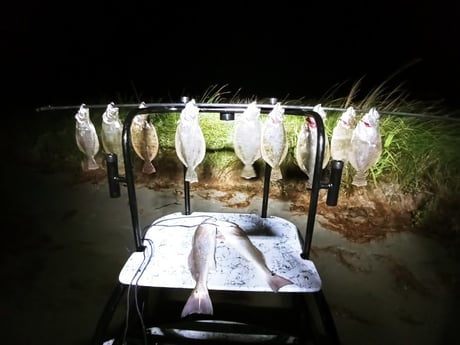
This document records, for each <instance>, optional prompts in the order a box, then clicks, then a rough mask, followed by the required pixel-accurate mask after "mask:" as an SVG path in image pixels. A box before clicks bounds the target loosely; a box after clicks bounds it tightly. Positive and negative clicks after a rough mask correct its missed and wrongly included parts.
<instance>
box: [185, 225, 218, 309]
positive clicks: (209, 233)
mask: <svg viewBox="0 0 460 345" xmlns="http://www.w3.org/2000/svg"><path fill="white" fill-rule="evenodd" d="M215 252H216V226H215V225H213V224H206V223H202V224H200V225H199V226H198V227H197V228H196V230H195V233H194V235H193V242H192V250H191V251H190V254H189V257H188V264H189V269H190V272H191V273H192V277H193V279H194V280H195V282H196V284H195V287H194V289H193V290H192V292H191V294H190V296H189V298H188V299H187V301H186V303H185V305H184V308H183V309H182V313H181V317H186V316H187V315H191V314H206V315H212V314H213V312H214V311H213V306H212V301H211V298H210V297H209V291H208V274H209V272H212V271H215V269H216V262H215Z"/></svg>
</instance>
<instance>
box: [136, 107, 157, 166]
mask: <svg viewBox="0 0 460 345" xmlns="http://www.w3.org/2000/svg"><path fill="white" fill-rule="evenodd" d="M139 108H145V103H144V102H142V103H141V104H140V105H139ZM131 141H132V145H133V149H134V152H136V154H137V155H138V156H139V158H140V159H142V160H143V161H144V165H143V167H142V172H143V173H144V174H153V173H155V172H156V169H155V166H154V165H153V163H152V161H153V160H154V158H155V157H156V155H157V154H158V148H159V143H158V135H157V131H156V129H155V127H154V126H153V125H152V124H151V123H150V121H149V114H139V115H136V116H135V117H134V119H133V122H132V124H131Z"/></svg>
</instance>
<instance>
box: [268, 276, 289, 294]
mask: <svg viewBox="0 0 460 345" xmlns="http://www.w3.org/2000/svg"><path fill="white" fill-rule="evenodd" d="M290 284H294V283H293V282H292V281H290V280H289V279H286V278H284V277H281V276H279V275H277V274H276V273H273V272H272V273H271V274H270V276H269V277H268V285H269V286H270V288H271V289H272V290H273V292H278V290H279V289H281V288H282V287H283V286H285V285H290Z"/></svg>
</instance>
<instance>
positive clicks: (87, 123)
mask: <svg viewBox="0 0 460 345" xmlns="http://www.w3.org/2000/svg"><path fill="white" fill-rule="evenodd" d="M75 119H76V123H75V139H76V141H77V146H78V149H79V150H80V151H81V152H83V153H84V154H85V157H86V159H85V160H84V161H82V163H81V167H82V169H83V170H95V169H99V165H98V164H97V163H96V160H95V159H94V157H95V156H96V154H97V153H98V151H99V139H98V137H97V132H96V128H95V127H94V124H93V122H92V121H91V119H90V117H89V108H88V107H87V106H86V105H85V104H82V105H81V106H80V109H79V110H78V112H77V113H76V114H75Z"/></svg>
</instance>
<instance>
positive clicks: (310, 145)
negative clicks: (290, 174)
mask: <svg viewBox="0 0 460 345" xmlns="http://www.w3.org/2000/svg"><path fill="white" fill-rule="evenodd" d="M324 145H325V148H324V156H323V163H322V164H321V168H322V169H325V168H326V166H327V164H328V162H329V158H330V149H329V142H328V140H327V138H326V137H325V141H324ZM317 146H318V138H317V130H316V128H313V129H312V128H310V129H309V128H308V126H307V125H303V126H302V127H301V128H300V130H299V132H298V134H297V144H296V148H295V159H296V162H297V165H298V167H299V168H300V170H302V172H304V173H305V174H306V175H307V176H308V180H307V187H308V188H311V186H312V182H313V178H314V174H315V162H316V156H317Z"/></svg>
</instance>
